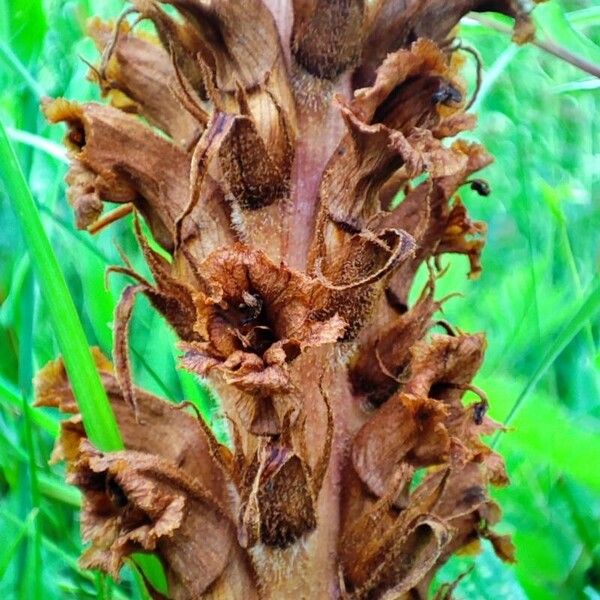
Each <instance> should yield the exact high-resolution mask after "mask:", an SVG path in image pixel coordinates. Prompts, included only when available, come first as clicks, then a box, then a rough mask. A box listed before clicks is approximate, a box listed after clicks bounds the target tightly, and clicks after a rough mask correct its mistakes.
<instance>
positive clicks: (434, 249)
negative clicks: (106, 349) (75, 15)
mask: <svg viewBox="0 0 600 600" xmlns="http://www.w3.org/2000/svg"><path fill="white" fill-rule="evenodd" d="M165 4H168V5H171V8H174V9H175V11H173V10H170V11H165V10H164V8H165V7H164V6H163V5H165ZM471 10H481V11H483V10H498V11H501V12H504V13H505V14H508V15H510V16H513V17H515V19H516V22H517V28H516V33H515V36H516V37H517V38H518V39H521V40H523V39H525V38H526V37H527V36H528V35H529V34H530V32H531V28H530V24H529V21H528V19H527V15H526V13H525V11H524V9H523V8H522V6H521V3H520V2H518V1H517V0H506V1H504V0H503V1H498V2H492V1H480V0H464V1H459V2H452V3H449V2H442V1H438V0H431V1H430V0H423V1H410V2H405V1H397V0H379V1H375V2H363V1H362V0H328V1H320V0H313V1H311V2H309V1H306V0H293V1H292V0H287V1H285V2H279V1H277V2H276V1H274V0H247V1H244V2H233V1H229V0H209V1H202V2H200V1H199V0H170V1H168V2H167V1H165V2H159V1H158V0H134V1H133V2H132V7H131V8H130V9H129V10H128V12H127V14H126V15H124V16H127V15H128V14H135V15H137V19H136V20H135V22H134V24H133V25H130V24H128V23H127V21H126V19H125V18H121V19H119V21H118V22H117V23H116V24H107V23H102V22H100V21H98V20H93V21H92V22H91V23H90V35H91V36H92V37H93V39H94V40H95V42H96V44H97V46H98V48H99V50H100V51H101V52H102V56H101V59H100V61H99V64H98V65H97V67H94V68H93V69H92V71H91V73H90V76H91V78H92V79H93V80H94V81H95V82H96V83H97V84H98V85H99V86H100V89H101V91H102V94H103V96H104V97H105V98H106V99H107V100H108V103H106V104H97V103H87V104H77V103H74V102H69V101H67V100H64V99H57V100H47V101H46V102H45V104H44V110H45V113H46V116H47V118H48V119H49V120H50V121H51V122H65V123H66V124H67V126H68V132H67V136H66V144H67V146H68V148H69V151H70V156H71V168H70V170H69V173H68V175H67V182H68V184H69V192H68V197H69V201H70V202H71V204H72V205H73V208H74V211H75V215H76V222H77V224H78V226H79V227H81V228H88V229H89V230H90V231H92V232H95V231H98V230H99V229H101V228H103V227H105V226H106V225H108V224H110V223H111V222H112V221H114V220H115V219H116V218H118V217H120V216H122V215H124V214H126V213H127V212H130V211H134V212H135V218H134V228H135V234H136V236H137V239H138V243H139V245H140V248H141V250H142V253H143V255H144V257H145V260H146V262H147V264H148V266H149V269H150V272H151V274H152V279H153V280H152V281H150V280H149V279H147V278H145V277H143V276H141V275H140V274H139V273H137V272H136V271H134V270H133V268H132V267H131V265H130V264H129V262H128V261H127V259H126V257H124V260H125V264H124V265H121V266H115V267H111V270H112V271H116V272H119V273H121V274H124V275H126V276H128V277H129V278H131V280H132V283H131V284H130V285H129V286H128V287H127V288H126V289H125V290H124V292H123V296H122V299H121V301H120V303H119V306H118V308H117V311H116V316H115V346H114V355H113V360H114V367H113V365H112V364H111V363H110V362H109V361H108V360H107V359H105V358H104V357H102V356H101V355H100V354H99V353H97V352H96V354H95V356H96V361H97V366H98V369H99V371H100V373H101V375H102V380H103V383H104V386H105V388H106V390H107V392H108V395H109V398H110V400H111V403H112V405H113V409H114V411H115V414H116V417H117V420H118V422H119V426H120V429H121V431H122V434H123V438H124V441H125V446H126V449H125V450H123V451H121V452H108V453H107V452H101V451H100V450H99V449H97V448H94V447H93V446H92V444H91V443H90V442H89V440H87V438H86V435H85V430H84V427H83V423H82V420H81V417H80V416H79V414H78V409H77V405H76V403H75V400H74V398H73V395H72V392H71V388H70V385H69V382H68V380H67V377H66V374H65V371H64V367H63V365H62V363H61V362H60V361H57V362H54V363H51V364H49V365H48V366H47V367H45V368H44V370H43V371H42V372H41V373H40V374H39V376H38V380H37V392H38V403H39V404H40V405H44V406H55V407H58V408H60V409H61V410H62V411H63V412H67V413H70V414H71V416H70V418H69V419H68V420H66V421H64V422H63V426H62V436H61V440H60V441H59V443H58V445H57V448H56V451H55V459H64V460H66V461H67V463H68V468H69V475H68V477H69V480H70V481H71V482H72V483H74V484H75V485H77V486H79V487H80V488H81V490H82V491H83V498H84V504H83V508H82V531H83V537H84V539H85V540H86V541H89V542H90V546H89V548H88V550H87V551H86V553H85V555H84V557H83V565H84V566H86V567H89V568H100V569H103V570H105V571H107V572H108V573H111V574H112V575H113V576H115V577H117V576H118V574H119V570H120V568H121V566H122V565H123V563H124V561H125V560H126V559H127V557H128V556H130V555H131V553H132V552H136V551H143V552H153V553H156V554H157V555H158V556H159V557H160V559H161V560H162V562H163V564H164V567H165V570H166V573H167V578H168V583H169V596H170V597H172V598H175V599H192V598H200V597H202V598H220V599H229V598H231V599H232V600H233V599H247V598H250V599H251V598H273V599H281V598H353V599H357V600H358V599H376V598H386V599H388V598H389V599H391V598H407V599H408V598H425V597H426V595H427V590H428V586H429V584H430V582H431V580H432V578H433V576H434V575H435V573H436V572H437V570H438V569H439V568H440V567H441V566H442V565H443V564H444V563H445V562H446V561H447V560H448V558H449V557H450V556H451V555H452V554H454V553H456V552H458V551H461V550H465V549H473V548H475V547H476V545H477V544H478V542H479V540H480V539H482V538H486V539H489V540H490V542H491V543H492V545H493V547H494V549H495V550H496V552H497V553H498V554H499V556H501V557H502V558H503V559H505V560H513V551H512V545H511V543H510V540H509V539H508V538H506V537H505V536H501V535H498V534H497V533H494V532H493V531H492V529H491V527H492V526H493V525H494V524H495V523H496V522H497V521H498V520H499V518H500V511H499V508H498V506H497V505H496V504H495V503H494V502H493V501H492V500H491V499H490V497H489V496H488V488H489V486H490V485H505V484H506V483H507V481H508V480H507V476H506V473H505V470H504V466H503V462H502V459H501V458H500V457H499V456H498V455H497V454H495V453H494V452H493V451H492V450H491V449H490V448H488V447H487V446H486V445H485V444H484V443H483V442H482V441H481V437H482V436H483V435H489V434H491V433H493V432H495V431H497V430H498V428H499V426H498V425H497V424H496V423H494V422H493V421H492V420H490V419H489V418H488V417H487V416H486V409H487V399H486V397H485V395H484V394H483V392H481V391H480V390H478V389H477V388H476V387H474V386H473V384H472V380H473V378H474V377H475V375H476V373H477V371H478V369H479V367H480V365H481V363H482V360H483V355H484V350H485V345H486V342H485V338H484V336H483V335H482V334H475V335H470V334H466V333H464V332H462V331H460V330H458V329H456V328H455V327H453V326H452V325H450V324H449V323H447V322H446V321H445V320H444V319H443V318H442V317H441V315H440V314H439V313H440V312H441V311H442V309H443V304H444V302H445V301H446V300H447V298H436V282H437V280H438V279H439V278H440V277H442V276H443V275H444V269H443V268H442V266H441V257H442V256H443V255H444V254H447V253H456V254H462V255H464V256H465V257H467V259H468V263H469V275H470V276H471V277H475V276H477V275H478V274H479V272H480V271H481V263H480V255H481V250H482V246H483V241H484V240H483V238H484V235H485V226H484V224H482V223H480V222H476V221H473V220H471V219H470V218H469V216H468V214H467V210H466V208H465V206H464V204H463V203H462V202H461V200H460V198H459V197H458V195H457V194H458V191H459V188H460V187H461V186H462V185H464V184H465V183H467V182H473V181H474V180H473V179H472V176H473V174H474V173H476V172H477V171H479V170H480V169H482V168H483V167H485V166H486V165H487V164H489V162H490V160H491V159H490V157H489V156H488V155H487V153H486V152H485V150H484V149H483V148H482V147H481V146H479V145H477V144H473V143H471V144H469V143H467V142H465V141H462V140H460V139H458V140H454V141H452V142H451V143H448V141H447V140H448V138H454V137H455V136H457V135H458V134H460V133H461V132H463V131H465V130H468V129H471V128H473V127H474V125H475V119H474V117H473V116H472V115H469V114H467V113H466V112H465V108H466V107H467V106H468V102H467V99H466V95H467V92H466V89H465V84H464V82H463V81H462V80H461V78H460V75H459V70H460V67H461V65H462V62H463V59H462V58H461V55H460V52H458V51H457V48H458V47H459V45H457V44H455V43H454V41H453V39H452V31H453V28H454V26H455V25H456V23H457V22H458V20H459V19H460V18H461V17H462V16H463V15H464V14H466V13H467V12H468V11H471ZM175 13H177V16H173V15H174V14H175ZM141 20H143V21H150V22H151V23H152V24H153V26H154V30H155V33H154V34H149V33H147V32H145V33H144V32H141V31H140V30H139V29H136V28H135V26H136V25H137V24H138V23H139V21H141ZM415 178H419V183H414V180H415ZM472 185H474V189H478V190H480V191H481V193H482V195H487V194H488V193H489V189H488V187H487V184H485V182H483V181H481V180H475V183H473V184H472ZM399 198H402V200H401V201H399V200H398V199H399ZM106 202H110V203H116V204H119V205H121V206H120V207H119V208H117V210H116V212H108V213H107V214H105V213H104V205H105V203H106ZM138 215H139V216H138ZM140 218H143V219H144V220H145V222H146V223H147V225H148V227H149V229H150V231H151V233H152V235H153V237H154V240H155V241H156V242H157V243H158V244H159V245H160V246H162V248H163V249H164V250H165V251H166V252H167V253H168V254H169V255H170V257H171V259H170V260H167V259H165V258H164V253H158V252H157V251H155V250H154V249H153V247H152V245H151V244H150V243H149V242H148V240H147V239H146V238H145V237H144V235H143V233H142V228H141V225H140V221H139V219H140ZM422 267H426V268H427V269H428V272H429V276H428V280H427V283H426V284H425V286H424V288H423V289H422V290H416V291H417V292H418V293H417V294H416V296H417V300H416V301H411V300H410V292H411V290H412V289H413V288H414V287H415V278H416V275H417V272H418V271H419V269H420V268H422ZM138 294H143V295H145V296H146V297H147V298H148V299H149V300H150V302H151V303H152V305H153V306H154V307H155V308H156V310H158V311H159V312H160V313H161V314H162V315H163V316H164V318H165V319H166V320H167V322H168V323H169V324H170V325H171V326H172V327H173V329H174V331H175V332H176V334H177V335H178V337H179V339H180V342H179V346H180V348H181V350H182V356H181V366H182V368H184V369H187V370H189V371H192V372H194V373H196V374H197V375H199V376H200V377H202V378H207V379H208V380H209V381H210V383H211V384H212V385H213V387H214V389H215V390H216V391H217V392H218V394H219V397H220V399H221V407H222V410H223V413H224V416H225V417H226V418H227V423H228V424H229V433H230V438H231V443H230V444H229V445H225V444H222V443H219V442H218V441H217V439H216V438H215V436H214V435H213V433H212V432H211V430H210V428H209V427H208V425H207V424H206V423H205V422H204V421H203V420H202V418H201V417H198V418H196V417H195V416H193V415H192V414H191V413H190V412H188V411H187V410H186V409H185V406H186V405H185V404H184V405H182V406H175V405H173V404H171V403H170V402H168V401H166V400H162V399H159V398H157V397H155V396H152V395H151V394H148V393H146V392H144V391H143V390H140V389H138V388H136V387H135V385H134V384H133V381H132V377H131V372H130V371H131V369H130V361H129V354H128V331H129V326H130V321H131V317H132V314H133V310H134V302H135V298H136V296H137V295H138ZM436 326H437V327H441V328H442V330H443V331H444V334H441V333H437V334H433V333H432V329H433V328H434V327H436ZM467 391H471V392H475V393H476V394H478V395H479V396H480V399H479V400H478V401H475V402H472V403H470V404H467V403H465V401H464V399H463V397H464V395H465V393H466V392H467Z"/></svg>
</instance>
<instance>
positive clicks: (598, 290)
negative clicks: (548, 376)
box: [494, 281, 600, 445]
mask: <svg viewBox="0 0 600 600" xmlns="http://www.w3.org/2000/svg"><path fill="white" fill-rule="evenodd" d="M598 310H600V281H597V282H596V284H595V286H594V287H593V288H592V290H591V291H590V292H589V293H588V294H587V295H586V296H585V297H584V298H583V299H582V301H581V303H580V304H579V303H578V306H577V310H576V311H575V313H574V314H573V316H572V317H571V318H570V319H569V320H568V322H567V323H566V324H565V326H564V327H563V329H562V331H561V332H560V333H559V334H558V335H557V336H556V338H555V340H554V341H553V342H552V343H551V344H550V346H549V347H548V349H547V350H546V353H545V354H544V355H543V356H542V359H541V361H540V362H539V364H538V366H537V368H535V369H534V370H533V372H532V374H531V377H530V378H529V381H528V382H527V385H526V386H525V388H524V389H523V391H522V392H521V393H520V394H519V396H518V397H517V399H516V400H515V402H514V404H513V406H512V408H511V409H510V411H509V413H508V415H507V416H506V418H505V420H504V423H505V424H508V423H510V422H511V421H512V419H513V418H514V416H515V415H516V414H517V411H518V410H519V409H520V408H521V405H522V404H523V403H524V401H525V400H526V399H527V398H528V397H529V395H530V394H531V392H532V391H533V389H534V388H535V386H536V385H537V383H538V381H539V380H540V379H541V378H542V377H543V375H544V374H545V373H546V371H547V370H548V369H549V368H550V366H551V365H552V363H554V361H555V360H556V358H557V357H558V355H559V354H560V353H561V352H562V351H563V350H564V349H565V347H566V346H567V344H568V343H569V342H570V341H571V340H572V339H573V338H574V337H575V336H576V335H577V334H578V333H579V331H580V330H581V329H582V327H584V325H585V324H586V323H587V322H588V321H589V320H590V319H591V318H592V317H593V316H594V315H595V314H596V313H597V312H598ZM497 440H498V437H496V439H495V441H494V445H495V443H496V441H497Z"/></svg>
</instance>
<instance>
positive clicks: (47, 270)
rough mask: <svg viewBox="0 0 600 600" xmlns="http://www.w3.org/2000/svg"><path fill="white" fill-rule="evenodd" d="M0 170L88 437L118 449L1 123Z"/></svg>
mask: <svg viewBox="0 0 600 600" xmlns="http://www.w3.org/2000/svg"><path fill="white" fill-rule="evenodd" d="M0 169H1V171H0V172H1V173H2V180H3V182H4V186H5V190H6V192H7V194H8V196H9V198H10V201H11V203H12V206H13V208H14V210H15V213H16V215H17V217H18V219H19V222H20V224H21V229H22V232H23V236H24V238H25V240H26V242H27V247H28V250H29V253H30V255H31V258H32V263H33V265H34V268H35V269H36V272H37V275H38V283H39V286H40V289H41V292H42V295H43V297H44V299H45V302H46V305H47V307H48V311H49V314H50V318H51V320H52V325H53V329H54V333H55V335H56V338H57V341H58V344H59V347H60V349H61V352H62V355H63V358H64V361H65V366H66V368H67V372H68V374H69V379H70V381H71V384H72V386H73V390H74V392H75V396H76V398H77V401H78V404H79V409H80V411H81V415H82V418H83V423H84V426H85V429H86V432H87V434H88V437H89V438H90V440H91V441H92V443H94V444H95V445H96V446H98V447H99V448H100V449H102V450H118V449H120V448H122V447H123V442H122V440H121V435H120V433H119V430H118V427H117V422H116V420H115V417H114V413H113V411H112V407H111V406H110V403H109V402H108V398H107V397H106V392H105V391H104V388H103V387H102V383H101V381H100V377H99V375H98V372H97V371H96V367H95V365H94V361H93V359H92V355H91V352H90V349H89V347H88V343H87V340H86V338H85V334H84V332H83V329H82V327H81V323H80V321H79V318H78V316H77V313H76V311H75V306H74V304H73V300H72V298H71V295H70V294H69V290H68V288H67V284H66V282H65V279H64V276H63V274H62V272H61V270H60V267H59V264H58V261H57V259H56V256H55V255H54V252H53V251H52V247H51V246H50V242H49V241H48V238H47V236H46V233H45V231H44V229H43V227H42V223H41V220H40V216H39V213H38V211H37V208H36V206H35V203H34V200H33V197H32V195H31V192H30V190H29V188H28V186H27V183H26V182H25V178H24V176H23V173H22V171H21V167H20V166H19V163H18V161H17V158H16V156H15V154H14V151H13V150H12V148H11V146H10V142H9V141H8V138H7V136H6V131H5V130H4V127H3V126H2V125H1V124H0Z"/></svg>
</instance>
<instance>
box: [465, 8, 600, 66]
mask: <svg viewBox="0 0 600 600" xmlns="http://www.w3.org/2000/svg"><path fill="white" fill-rule="evenodd" d="M469 19H472V20H473V21H477V23H480V24H481V25H484V26H485V27H489V28H490V29H494V30H495V31H499V32H500V33H506V34H508V35H512V30H511V29H510V27H507V26H506V25H503V24H502V23H497V22H496V21H493V20H492V19H487V18H486V17H482V16H480V15H476V14H473V13H469ZM531 43H532V44H533V45H534V46H537V47H538V48H540V49H541V50H544V51H545V52H548V53H549V54H552V55H553V56H556V57H557V58H560V59H561V60H564V61H565V62H567V63H569V64H571V65H573V66H574V67H577V68H578V69H581V70H582V71H585V72H586V73H589V74H590V75H593V76H594V77H600V67H599V66H598V65H595V64H594V63H591V62H589V61H588V60H586V59H585V58H582V57H581V56H578V55H577V54H573V53H572V52H569V50H567V49H566V48H563V47H562V46H559V45H558V44H556V43H554V42H553V41H551V40H540V39H537V38H534V39H533V40H532V41H531Z"/></svg>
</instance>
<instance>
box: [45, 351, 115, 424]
mask: <svg viewBox="0 0 600 600" xmlns="http://www.w3.org/2000/svg"><path fill="white" fill-rule="evenodd" d="M90 351H91V353H92V358H93V360H94V363H95V364H96V368H97V369H98V371H99V372H100V373H112V364H111V363H110V361H109V360H108V359H107V358H106V357H105V356H104V355H103V354H102V352H101V351H100V349H99V348H97V347H95V346H94V347H92V348H90ZM34 391H35V406H48V407H52V408H58V409H59V410H60V411H61V412H65V413H75V412H78V408H77V404H76V402H75V396H74V395H73V390H72V389H71V383H70V381H69V379H68V376H67V371H66V369H65V364H64V362H63V360H62V358H58V359H56V360H51V361H50V362H48V363H47V364H46V365H44V367H43V368H42V369H40V370H39V371H38V372H37V374H36V376H35V380H34Z"/></svg>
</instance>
